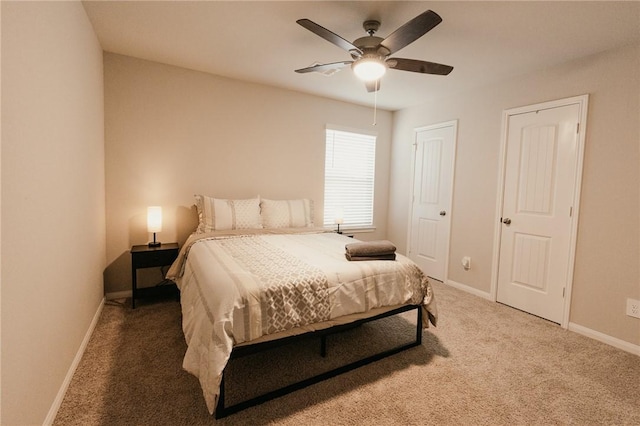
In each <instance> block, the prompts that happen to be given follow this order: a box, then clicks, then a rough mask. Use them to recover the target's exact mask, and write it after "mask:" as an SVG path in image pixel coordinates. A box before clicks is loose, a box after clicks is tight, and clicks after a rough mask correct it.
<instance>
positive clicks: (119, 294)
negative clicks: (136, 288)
mask: <svg viewBox="0 0 640 426" xmlns="http://www.w3.org/2000/svg"><path fill="white" fill-rule="evenodd" d="M105 297H106V299H107V300H113V299H126V298H128V297H131V290H124V291H114V292H112V293H107V294H106V295H105Z"/></svg>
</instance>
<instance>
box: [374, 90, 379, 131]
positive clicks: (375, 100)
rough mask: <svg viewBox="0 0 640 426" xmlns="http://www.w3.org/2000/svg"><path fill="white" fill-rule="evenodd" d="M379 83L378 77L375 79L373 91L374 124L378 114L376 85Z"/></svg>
mask: <svg viewBox="0 0 640 426" xmlns="http://www.w3.org/2000/svg"><path fill="white" fill-rule="evenodd" d="M379 84H380V79H378V80H376V90H375V92H373V125H374V126H376V125H377V124H378V122H377V121H378V120H377V116H378V89H379V87H378V85H379Z"/></svg>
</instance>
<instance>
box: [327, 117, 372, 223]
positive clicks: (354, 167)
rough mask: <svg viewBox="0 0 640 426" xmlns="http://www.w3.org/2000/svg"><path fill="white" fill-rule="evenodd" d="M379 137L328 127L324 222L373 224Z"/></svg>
mask: <svg viewBox="0 0 640 426" xmlns="http://www.w3.org/2000/svg"><path fill="white" fill-rule="evenodd" d="M375 156H376V137H375V136H373V135H369V134H360V133H352V132H346V131H341V130H333V129H327V133H326V153H325V168H324V170H325V172H324V225H325V226H331V225H334V224H335V223H336V217H337V216H342V219H343V222H342V225H341V226H345V227H370V226H372V225H373V187H374V178H375Z"/></svg>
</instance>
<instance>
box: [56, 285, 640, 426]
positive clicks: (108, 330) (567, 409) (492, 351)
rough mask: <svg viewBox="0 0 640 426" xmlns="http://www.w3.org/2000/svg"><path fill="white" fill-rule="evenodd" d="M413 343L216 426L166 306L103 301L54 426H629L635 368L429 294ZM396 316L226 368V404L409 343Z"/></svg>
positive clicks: (560, 335)
mask: <svg viewBox="0 0 640 426" xmlns="http://www.w3.org/2000/svg"><path fill="white" fill-rule="evenodd" d="M434 291H435V294H436V299H437V302H438V308H439V315H440V319H439V323H438V327H437V328H433V327H432V328H430V329H428V330H425V331H424V333H423V344H422V346H420V347H416V348H413V349H410V350H408V351H405V352H402V353H400V354H397V355H394V356H392V357H390V358H386V359H384V360H381V361H378V362H375V363H373V364H370V365H368V366H365V367H362V368H359V369H357V370H355V371H352V372H350V373H347V374H343V375H341V376H338V377H336V378H333V379H330V380H328V381H325V382H322V383H319V384H316V385H313V386H311V387H308V388H306V389H303V390H301V391H297V392H295V393H292V394H290V395H287V396H284V397H282V398H278V399H276V400H273V401H270V402H268V403H265V404H262V405H259V406H257V407H253V408H250V409H248V410H245V411H242V412H240V413H237V414H234V415H232V416H229V417H227V418H225V419H222V420H217V421H216V420H215V419H214V418H213V417H212V416H210V415H209V413H208V412H207V409H206V407H205V404H204V399H203V397H202V394H201V391H200V386H199V383H198V380H197V379H196V378H195V377H193V376H191V375H190V374H188V373H186V372H185V371H183V370H182V368H181V366H182V357H183V355H184V351H185V348H186V345H185V342H184V337H183V335H182V331H181V326H180V317H181V314H180V305H179V303H178V302H176V301H175V300H156V301H147V302H145V301H140V304H139V306H138V307H137V308H136V309H135V310H131V309H130V307H129V303H128V301H126V302H124V301H123V303H117V302H109V303H107V305H106V306H105V307H104V310H103V313H102V317H101V318H100V321H99V323H98V326H97V328H96V330H95V332H94V334H93V336H92V338H91V341H90V343H89V345H88V347H87V351H86V353H85V355H84V357H83V359H82V361H81V363H80V365H79V367H78V370H77V371H76V374H75V376H74V378H73V380H72V383H71V385H70V387H69V390H68V391H67V395H66V397H65V399H64V401H63V403H62V406H61V408H60V410H59V412H58V415H57V417H56V421H55V424H56V425H201V424H221V425H236V424H237V425H266V424H282V425H392V424H401V425H429V424H433V425H470V424H473V425H503V424H508V425H547V424H549V425H551V424H553V425H556V424H575V425H638V424H640V379H639V378H640V357H638V356H635V355H632V354H630V353H627V352H624V351H621V350H618V349H615V348H613V347H610V346H608V345H605V344H603V343H600V342H597V341H595V340H592V339H589V338H586V337H583V336H580V335H578V334H575V333H572V332H568V331H565V330H562V329H561V328H560V327H559V326H557V325H555V324H552V323H549V322H547V321H545V320H542V319H540V318H537V317H534V316H531V315H528V314H525V313H523V312H520V311H517V310H515V309H511V308H509V307H506V306H503V305H500V304H497V303H492V302H489V301H486V300H483V299H481V298H478V297H475V296H473V295H470V294H467V293H465V292H462V291H459V290H457V289H454V288H451V287H449V286H446V285H443V284H440V283H437V282H436V283H434ZM414 316H415V314H414V315H407V314H403V315H402V316H396V317H393V318H388V319H385V320H380V321H377V322H374V323H370V324H366V325H363V326H361V327H358V328H356V329H354V330H351V331H348V332H345V333H343V334H340V335H336V336H333V337H330V338H329V340H328V351H329V355H328V357H327V358H321V357H320V356H319V354H318V348H319V343H318V342H317V341H313V340H309V341H304V342H300V343H299V344H295V345H291V346H287V347H284V348H280V349H276V350H273V351H269V352H266V353H263V354H259V355H256V356H251V357H248V358H241V359H238V360H234V361H232V363H231V364H230V367H229V372H228V376H227V384H228V387H227V392H228V395H227V397H228V400H229V401H230V402H234V400H237V399H238V398H245V397H247V396H252V395H253V394H255V392H259V391H261V390H264V388H267V387H270V386H273V385H279V384H282V383H287V382H289V381H291V380H294V379H296V378H299V377H303V376H305V375H309V374H314V373H317V372H319V371H322V370H323V369H324V370H326V369H329V368H331V367H332V366H335V365H336V364H339V363H344V362H345V361H349V360H352V359H354V358H355V357H358V356H361V355H362V354H367V353H372V351H374V352H375V351H378V350H379V349H381V348H384V347H390V346H393V345H395V344H398V343H402V342H407V341H410V340H411V339H412V337H413V334H414V332H415V329H414V326H413V325H412V323H413V324H415V318H414Z"/></svg>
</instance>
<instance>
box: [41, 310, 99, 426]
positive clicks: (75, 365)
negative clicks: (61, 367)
mask: <svg viewBox="0 0 640 426" xmlns="http://www.w3.org/2000/svg"><path fill="white" fill-rule="evenodd" d="M104 302H105V299H104V298H103V299H102V301H101V302H100V305H98V309H97V310H96V313H95V314H94V315H93V320H91V325H89V329H88V330H87V332H86V334H85V335H84V339H83V340H82V343H81V344H80V347H79V348H78V352H76V356H75V358H74V359H73V362H72V363H71V366H70V367H69V371H67V375H66V376H65V378H64V381H63V382H62V386H60V390H59V391H58V394H57V395H56V399H55V400H54V401H53V404H52V405H51V408H50V409H49V413H47V417H46V418H45V420H44V423H43V424H44V425H51V424H53V421H54V420H55V419H56V415H57V414H58V410H59V409H60V406H61V405H62V400H63V399H64V395H65V394H66V393H67V389H68V388H69V384H71V379H73V375H74V374H75V372H76V369H77V368H78V365H79V364H80V360H81V359H82V355H84V351H85V350H86V349H87V345H88V344H89V339H91V335H92V334H93V330H95V328H96V325H97V324H98V320H99V319H100V314H101V313H102V308H103V307H104Z"/></svg>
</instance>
